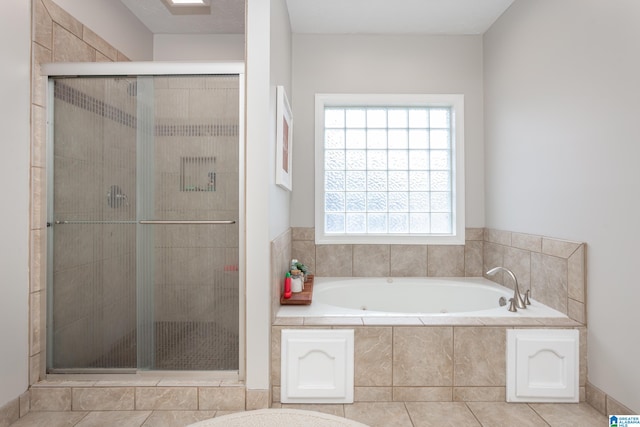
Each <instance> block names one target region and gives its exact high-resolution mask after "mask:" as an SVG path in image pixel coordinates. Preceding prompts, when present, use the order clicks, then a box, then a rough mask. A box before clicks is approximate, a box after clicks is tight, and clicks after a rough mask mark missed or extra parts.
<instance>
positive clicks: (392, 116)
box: [389, 108, 409, 128]
mask: <svg viewBox="0 0 640 427" xmlns="http://www.w3.org/2000/svg"><path fill="white" fill-rule="evenodd" d="M408 116H409V115H408V112H407V110H406V109H401V108H391V109H389V128H406V127H407V125H408V124H409V123H408V119H409V117H408Z"/></svg>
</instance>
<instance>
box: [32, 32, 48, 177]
mask: <svg viewBox="0 0 640 427" xmlns="http://www.w3.org/2000/svg"><path fill="white" fill-rule="evenodd" d="M49 31H51V29H50V30H49ZM31 49H32V50H31V56H32V60H33V72H32V74H31V103H32V104H35V105H39V106H41V107H45V105H46V101H47V78H46V77H45V76H43V75H42V73H41V72H40V66H41V65H42V64H46V63H47V62H51V61H52V58H53V53H52V52H51V50H49V49H47V48H45V47H42V46H40V45H39V44H38V43H31ZM33 124H34V125H35V124H36V123H33ZM37 125H38V128H33V131H34V132H36V131H38V132H40V134H39V135H38V138H39V139H41V143H42V145H43V147H44V143H45V138H44V136H45V133H44V130H46V129H43V128H42V126H43V125H45V126H46V122H45V123H44V124H42V123H37ZM43 149H44V148H43ZM38 155H39V157H41V158H42V162H43V164H42V166H43V165H44V161H45V157H44V156H42V154H40V153H38ZM32 158H33V155H32ZM34 166H40V165H34Z"/></svg>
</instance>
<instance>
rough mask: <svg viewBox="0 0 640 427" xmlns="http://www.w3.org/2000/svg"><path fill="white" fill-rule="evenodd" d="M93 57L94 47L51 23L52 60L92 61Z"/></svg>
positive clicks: (94, 54) (94, 57) (94, 53)
mask: <svg viewBox="0 0 640 427" xmlns="http://www.w3.org/2000/svg"><path fill="white" fill-rule="evenodd" d="M95 59H96V51H95V49H93V48H92V47H91V46H89V45H88V44H87V43H85V42H83V41H82V39H80V38H78V36H77V35H74V34H72V33H70V32H69V31H67V30H66V29H64V28H62V27H61V26H60V25H57V24H54V25H53V60H54V62H94V61H95Z"/></svg>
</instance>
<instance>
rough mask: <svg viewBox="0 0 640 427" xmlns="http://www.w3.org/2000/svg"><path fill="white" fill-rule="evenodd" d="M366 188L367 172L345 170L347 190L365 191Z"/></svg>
mask: <svg viewBox="0 0 640 427" xmlns="http://www.w3.org/2000/svg"><path fill="white" fill-rule="evenodd" d="M366 189H367V173H366V172H364V171H347V191H365V190H366Z"/></svg>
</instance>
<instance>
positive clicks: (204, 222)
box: [140, 219, 236, 225]
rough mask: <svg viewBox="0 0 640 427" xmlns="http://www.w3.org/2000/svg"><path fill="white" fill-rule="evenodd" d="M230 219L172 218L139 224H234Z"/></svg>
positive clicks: (143, 221)
mask: <svg viewBox="0 0 640 427" xmlns="http://www.w3.org/2000/svg"><path fill="white" fill-rule="evenodd" d="M235 223H236V222H235V221H234V220H232V219H230V220H191V221H174V220H142V221H140V224H156V225H194V224H196V225H199V224H203V225H212V224H235Z"/></svg>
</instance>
